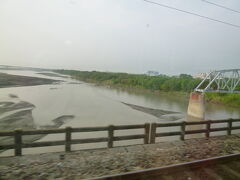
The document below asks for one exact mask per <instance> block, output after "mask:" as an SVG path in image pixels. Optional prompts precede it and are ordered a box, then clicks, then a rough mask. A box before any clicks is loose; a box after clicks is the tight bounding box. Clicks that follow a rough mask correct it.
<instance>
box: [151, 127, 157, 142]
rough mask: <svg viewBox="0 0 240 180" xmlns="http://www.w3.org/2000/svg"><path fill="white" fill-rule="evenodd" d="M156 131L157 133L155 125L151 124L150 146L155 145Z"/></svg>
mask: <svg viewBox="0 0 240 180" xmlns="http://www.w3.org/2000/svg"><path fill="white" fill-rule="evenodd" d="M156 131H157V124H156V123H152V124H151V137H150V143H151V144H154V143H155V139H156Z"/></svg>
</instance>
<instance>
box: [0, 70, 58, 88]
mask: <svg viewBox="0 0 240 180" xmlns="http://www.w3.org/2000/svg"><path fill="white" fill-rule="evenodd" d="M59 82H60V81H58V80H53V79H45V78H38V77H29V76H18V75H11V74H6V73H0V88H7V87H19V86H37V85H44V84H53V83H59Z"/></svg>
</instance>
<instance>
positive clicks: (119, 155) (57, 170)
mask: <svg viewBox="0 0 240 180" xmlns="http://www.w3.org/2000/svg"><path fill="white" fill-rule="evenodd" d="M239 152H240V134H237V135H231V136H218V137H211V138H209V139H205V138H199V139H188V140H185V141H173V142H162V143H156V144H149V145H135V146H127V147H116V148H110V149H107V148H106V149H96V150H82V151H75V152H70V153H66V154H65V153H48V154H36V155H25V156H22V157H4V158H3V157H1V158H0V179H57V178H63V179H86V178H93V177H102V176H107V175H113V174H121V173H126V172H134V171H144V169H145V170H146V169H149V168H158V167H163V166H168V165H174V164H175V165H176V164H179V163H186V162H191V161H196V160H201V159H206V158H212V157H217V156H223V155H227V154H233V153H235V154H236V153H239ZM60 155H64V157H63V156H61V158H60ZM239 167H240V166H239V161H236V162H226V163H221V164H219V163H218V164H217V166H215V165H209V164H208V165H206V166H203V167H201V168H200V169H199V168H198V169H196V168H195V169H194V168H193V169H191V170H189V169H186V170H181V171H179V172H174V173H170V174H163V175H158V176H157V177H151V178H145V179H159V177H160V178H165V179H180V178H183V179H184V177H185V179H186V178H188V179H189V180H190V179H203V178H202V177H205V178H204V180H207V179H214V176H215V177H217V178H215V179H221V178H222V179H227V178H224V175H227V177H229V178H228V179H239V178H236V176H238V174H239V172H240V171H239ZM236 168H237V169H236ZM174 169H175V168H174ZM215 169H217V170H218V172H220V173H223V174H219V173H218V172H217V173H216V171H214V170H215ZM198 174H199V175H198ZM208 174H211V175H208ZM196 175H197V176H196ZM206 177H207V178H206Z"/></svg>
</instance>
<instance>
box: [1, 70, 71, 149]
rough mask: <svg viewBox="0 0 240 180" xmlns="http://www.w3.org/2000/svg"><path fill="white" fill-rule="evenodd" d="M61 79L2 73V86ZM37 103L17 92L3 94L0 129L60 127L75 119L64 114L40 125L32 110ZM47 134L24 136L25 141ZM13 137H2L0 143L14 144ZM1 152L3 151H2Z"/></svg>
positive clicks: (33, 83) (46, 82)
mask: <svg viewBox="0 0 240 180" xmlns="http://www.w3.org/2000/svg"><path fill="white" fill-rule="evenodd" d="M59 82H61V81H59V80H52V79H45V78H37V77H29V76H19V75H11V74H5V73H0V88H9V87H13V88H14V87H19V86H37V85H45V84H55V83H59ZM34 108H35V105H34V104H32V103H30V102H27V101H25V100H22V99H21V98H20V97H18V95H17V94H11V93H9V94H5V95H2V94H1V98H0V130H14V129H17V128H18V129H19V128H20V129H23V130H29V129H50V128H59V127H60V126H62V125H63V124H64V123H65V122H66V121H68V120H70V119H73V118H74V115H62V116H59V117H56V118H55V119H53V120H52V123H51V124H50V125H45V126H39V125H37V124H36V123H35V122H34V118H33V114H32V111H33V110H34ZM43 136H45V135H33V136H26V137H24V138H23V141H24V142H26V143H27V142H33V141H35V140H38V139H40V138H42V137H43ZM12 143H13V137H0V145H6V144H12ZM0 152H1V151H0Z"/></svg>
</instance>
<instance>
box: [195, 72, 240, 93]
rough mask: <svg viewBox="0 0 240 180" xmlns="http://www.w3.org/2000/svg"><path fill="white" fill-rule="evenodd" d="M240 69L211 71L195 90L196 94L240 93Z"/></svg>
mask: <svg viewBox="0 0 240 180" xmlns="http://www.w3.org/2000/svg"><path fill="white" fill-rule="evenodd" d="M239 84H240V69H227V70H220V71H211V72H209V73H208V74H207V76H206V77H205V78H204V79H203V80H202V82H201V83H200V84H199V85H198V86H197V87H196V88H195V91H196V92H203V93H204V92H218V93H240V91H239V90H236V88H237V86H238V85H239Z"/></svg>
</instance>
